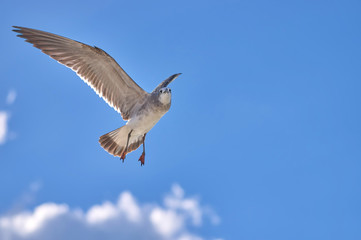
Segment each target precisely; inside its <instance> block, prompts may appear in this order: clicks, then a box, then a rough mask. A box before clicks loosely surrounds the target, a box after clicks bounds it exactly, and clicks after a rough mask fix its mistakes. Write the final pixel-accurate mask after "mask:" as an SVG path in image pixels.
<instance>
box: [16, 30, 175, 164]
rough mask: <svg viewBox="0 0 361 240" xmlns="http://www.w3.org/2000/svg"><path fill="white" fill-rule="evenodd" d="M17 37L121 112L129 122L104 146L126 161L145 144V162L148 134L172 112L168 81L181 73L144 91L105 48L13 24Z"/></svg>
mask: <svg viewBox="0 0 361 240" xmlns="http://www.w3.org/2000/svg"><path fill="white" fill-rule="evenodd" d="M13 27H14V29H13V31H14V32H17V33H20V34H18V35H17V36H18V37H21V38H24V39H26V40H25V41H26V42H29V43H31V44H33V46H34V47H36V48H39V49H40V50H41V51H42V52H43V53H45V54H47V55H49V56H50V57H51V58H53V59H55V60H56V61H58V62H59V63H61V64H63V65H65V66H67V67H69V68H71V69H72V70H73V71H74V72H76V73H77V74H78V76H79V77H80V78H81V79H82V80H83V81H84V82H86V83H87V84H88V85H89V86H90V87H91V88H93V90H94V91H95V92H96V93H97V94H98V95H99V96H100V97H102V98H103V99H104V100H105V101H106V102H107V103H108V104H109V105H110V106H111V107H113V108H114V109H115V110H116V111H117V112H119V113H120V114H121V116H122V118H123V119H124V120H126V121H127V123H126V125H124V126H122V127H120V128H118V129H116V130H114V131H111V132H109V133H107V134H104V135H103V136H101V137H100V138H99V143H100V145H101V146H102V147H103V148H104V149H105V150H106V151H107V152H108V153H110V154H112V155H113V156H118V157H120V159H121V160H123V162H124V159H125V157H126V155H127V154H128V153H130V152H132V151H134V150H136V149H137V148H138V147H139V146H140V145H141V144H143V152H142V155H141V156H140V158H139V161H140V162H141V166H142V165H144V161H145V137H146V135H147V133H148V132H149V131H150V130H151V129H152V128H153V127H154V125H155V124H156V123H157V122H158V121H159V120H160V119H161V118H162V116H163V115H164V114H165V113H166V112H168V110H169V108H170V105H171V96H172V94H171V89H170V88H168V87H167V86H168V84H169V83H171V82H172V81H173V80H174V79H176V78H177V77H178V76H179V75H180V73H177V74H173V75H172V76H170V77H168V78H167V79H166V80H164V81H163V82H161V83H160V84H159V85H158V86H157V87H156V88H155V89H154V90H153V91H152V92H151V93H148V92H146V91H144V90H143V89H142V88H141V87H140V86H139V85H138V84H137V83H136V82H134V81H133V80H132V79H131V78H130V77H129V76H128V74H127V73H126V72H125V71H124V70H123V69H122V68H121V67H120V66H119V65H118V63H117V62H116V61H115V60H114V59H113V58H112V57H111V56H110V55H109V54H107V53H106V52H105V51H103V50H102V49H100V48H98V47H96V46H94V47H92V46H89V45H87V44H84V43H81V42H78V41H74V40H71V39H69V38H65V37H62V36H59V35H55V34H52V33H48V32H44V31H40V30H36V29H31V28H25V27H18V26H13Z"/></svg>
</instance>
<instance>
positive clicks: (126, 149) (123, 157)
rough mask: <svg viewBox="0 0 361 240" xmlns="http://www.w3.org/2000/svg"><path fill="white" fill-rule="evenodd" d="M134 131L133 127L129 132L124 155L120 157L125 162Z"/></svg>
mask: <svg viewBox="0 0 361 240" xmlns="http://www.w3.org/2000/svg"><path fill="white" fill-rule="evenodd" d="M132 132H133V129H132V130H130V132H129V133H128V139H127V145H126V146H125V149H124V151H123V153H122V156H121V157H120V160H123V162H124V159H125V156H126V155H127V151H128V144H129V139H130V136H131V134H132Z"/></svg>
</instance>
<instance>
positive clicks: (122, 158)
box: [120, 152, 127, 162]
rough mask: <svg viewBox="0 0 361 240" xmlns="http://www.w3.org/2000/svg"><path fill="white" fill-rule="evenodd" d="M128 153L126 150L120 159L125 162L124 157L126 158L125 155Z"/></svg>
mask: <svg viewBox="0 0 361 240" xmlns="http://www.w3.org/2000/svg"><path fill="white" fill-rule="evenodd" d="M126 155H127V154H126V153H125V152H124V153H123V154H122V156H121V157H120V160H122V161H123V162H124V159H125V156H126Z"/></svg>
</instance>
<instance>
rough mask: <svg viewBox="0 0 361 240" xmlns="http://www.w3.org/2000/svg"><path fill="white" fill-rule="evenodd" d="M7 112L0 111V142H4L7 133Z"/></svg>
mask: <svg viewBox="0 0 361 240" xmlns="http://www.w3.org/2000/svg"><path fill="white" fill-rule="evenodd" d="M8 120H9V113H8V112H5V111H0V144H4V143H5V141H6V137H7V133H8Z"/></svg>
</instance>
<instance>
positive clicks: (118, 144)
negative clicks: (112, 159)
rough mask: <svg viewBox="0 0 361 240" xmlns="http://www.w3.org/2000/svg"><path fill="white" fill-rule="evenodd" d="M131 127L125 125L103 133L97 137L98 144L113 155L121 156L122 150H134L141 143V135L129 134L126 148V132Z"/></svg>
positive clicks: (127, 132)
mask: <svg viewBox="0 0 361 240" xmlns="http://www.w3.org/2000/svg"><path fill="white" fill-rule="evenodd" d="M130 131H131V129H130V128H129V127H128V126H127V125H125V126H123V127H121V128H118V129H115V130H114V131H111V132H110V133H107V134H104V135H103V136H101V137H100V138H99V143H100V145H101V146H102V147H103V148H104V149H105V150H106V151H107V152H108V153H110V154H112V155H113V156H119V157H120V156H122V154H123V151H125V150H127V152H126V153H125V154H127V153H129V152H132V151H134V150H135V149H137V148H138V147H139V146H140V145H141V144H142V136H138V135H134V134H133V135H131V137H130V139H129V142H128V148H127V149H126V145H127V139H128V134H129V132H130Z"/></svg>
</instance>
